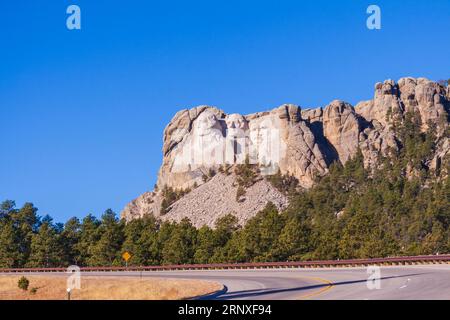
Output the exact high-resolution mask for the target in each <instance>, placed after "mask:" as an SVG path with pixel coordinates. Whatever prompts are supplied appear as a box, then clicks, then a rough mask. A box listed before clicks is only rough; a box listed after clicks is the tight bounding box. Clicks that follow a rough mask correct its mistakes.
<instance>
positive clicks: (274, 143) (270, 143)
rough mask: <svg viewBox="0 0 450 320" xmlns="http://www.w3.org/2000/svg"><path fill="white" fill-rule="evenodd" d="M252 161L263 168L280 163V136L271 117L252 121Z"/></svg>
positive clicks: (250, 135)
mask: <svg viewBox="0 0 450 320" xmlns="http://www.w3.org/2000/svg"><path fill="white" fill-rule="evenodd" d="M249 128H250V133H249V137H250V160H251V162H253V163H258V164H260V165H263V166H267V165H271V164H272V165H274V164H277V163H278V162H279V160H280V159H279V151H280V143H281V140H280V134H279V129H278V128H277V126H276V125H275V123H274V119H273V117H271V116H265V117H262V118H259V119H255V120H252V121H250V124H249Z"/></svg>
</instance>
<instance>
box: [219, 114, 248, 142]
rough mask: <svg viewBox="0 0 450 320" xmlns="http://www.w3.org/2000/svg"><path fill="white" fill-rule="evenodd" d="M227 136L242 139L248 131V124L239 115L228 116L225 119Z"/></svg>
mask: <svg viewBox="0 0 450 320" xmlns="http://www.w3.org/2000/svg"><path fill="white" fill-rule="evenodd" d="M225 122H226V124H227V130H228V131H227V135H228V136H229V137H243V136H244V135H245V131H247V130H248V122H247V120H245V118H244V117H243V116H242V115H240V114H237V113H235V114H230V115H229V116H227V117H226V119H225Z"/></svg>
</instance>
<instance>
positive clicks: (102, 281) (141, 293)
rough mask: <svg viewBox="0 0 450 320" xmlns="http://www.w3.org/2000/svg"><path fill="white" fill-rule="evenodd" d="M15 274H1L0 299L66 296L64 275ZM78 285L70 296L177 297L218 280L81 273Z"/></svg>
mask: <svg viewBox="0 0 450 320" xmlns="http://www.w3.org/2000/svg"><path fill="white" fill-rule="evenodd" d="M18 278H19V277H18V276H14V275H4V276H0V300H66V299H67V291H66V288H67V279H66V277H55V276H29V280H28V279H26V280H27V281H28V284H30V285H32V286H33V287H31V289H29V290H28V286H27V287H26V288H25V287H22V286H20V284H22V285H23V284H24V282H23V280H22V279H21V280H22V282H21V280H19V287H18V286H17V283H18V280H17V279H18ZM81 289H82V290H77V289H74V290H72V291H71V294H70V299H71V300H105V299H106V300H179V299H186V298H190V297H195V296H200V295H205V294H209V293H211V292H214V291H217V290H221V289H222V285H221V284H219V283H217V282H211V281H202V280H183V279H158V278H142V279H140V278H139V277H124V278H121V277H93V276H83V280H82V281H81Z"/></svg>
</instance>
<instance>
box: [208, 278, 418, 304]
mask: <svg viewBox="0 0 450 320" xmlns="http://www.w3.org/2000/svg"><path fill="white" fill-rule="evenodd" d="M424 274H427V273H412V274H405V275H401V276H389V277H381V278H380V280H389V279H396V278H405V277H414V276H419V275H424ZM366 282H367V279H361V280H351V281H341V282H333V283H332V285H333V286H343V285H349V284H355V283H366ZM328 286H329V284H326V283H324V284H317V285H309V286H303V287H293V288H265V289H254V290H243V291H234V292H226V293H224V294H222V295H218V296H216V297H213V298H212V299H217V300H231V299H242V298H253V299H254V298H257V297H259V296H265V295H272V294H277V293H286V292H296V291H298V292H302V291H305V290H313V289H321V288H324V287H328Z"/></svg>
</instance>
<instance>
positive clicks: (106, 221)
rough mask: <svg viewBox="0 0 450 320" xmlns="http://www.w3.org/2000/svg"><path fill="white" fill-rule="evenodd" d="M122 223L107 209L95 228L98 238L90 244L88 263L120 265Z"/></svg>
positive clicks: (122, 237) (122, 236)
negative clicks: (98, 225)
mask: <svg viewBox="0 0 450 320" xmlns="http://www.w3.org/2000/svg"><path fill="white" fill-rule="evenodd" d="M123 229H124V223H123V221H119V220H118V219H117V217H116V214H115V213H114V212H113V211H112V210H111V209H108V210H106V211H105V213H104V214H103V215H102V222H101V225H100V227H99V228H98V229H97V231H98V233H99V240H98V241H97V242H96V243H95V244H94V245H93V246H92V249H90V250H92V251H91V252H92V255H91V256H90V257H89V259H88V263H89V264H90V265H92V266H112V265H121V264H122V258H121V252H120V251H121V250H120V249H121V247H122V242H123V240H124V232H123Z"/></svg>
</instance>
